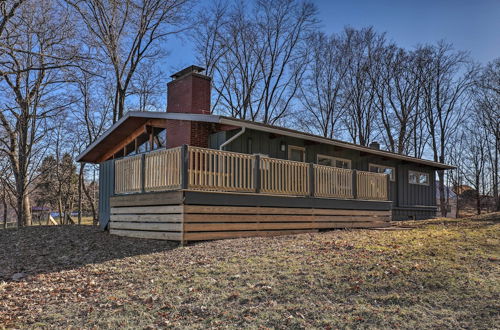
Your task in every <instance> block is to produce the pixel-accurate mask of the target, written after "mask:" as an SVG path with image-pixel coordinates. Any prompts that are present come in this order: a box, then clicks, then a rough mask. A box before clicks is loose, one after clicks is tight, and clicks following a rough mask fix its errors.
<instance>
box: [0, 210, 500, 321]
mask: <svg viewBox="0 0 500 330" xmlns="http://www.w3.org/2000/svg"><path fill="white" fill-rule="evenodd" d="M499 220H500V214H495V215H489V216H486V217H479V218H470V219H464V220H444V219H437V220H429V221H421V222H405V223H401V225H403V226H411V227H412V229H406V230H386V231H377V230H349V231H347V230H338V231H331V232H324V233H318V234H303V235H296V236H283V237H276V238H249V239H234V240H224V241H215V242H203V243H198V244H195V245H190V246H187V247H178V246H176V245H175V244H172V243H168V242H162V241H149V240H139V239H129V238H122V237H112V236H109V235H108V234H106V233H102V232H99V231H97V230H95V229H93V228H91V227H85V226H82V227H78V226H72V227H71V226H68V227H32V228H25V229H22V230H20V231H15V230H3V231H0V257H1V258H0V276H2V277H3V280H4V281H3V282H1V280H0V325H3V326H4V327H7V328H9V327H33V328H35V327H44V326H49V325H52V326H55V327H71V326H73V327H77V328H78V327H82V326H84V327H85V328H89V327H93V326H95V327H112V328H116V327H127V328H137V327H143V328H144V327H149V328H156V327H167V326H171V327H180V328H182V327H186V326H191V327H193V328H207V327H214V328H221V327H229V328H237V327H249V326H252V327H268V328H290V327H292V328H310V327H322V328H327V329H328V328H337V327H360V326H363V327H366V326H373V327H400V328H414V327H418V328H428V327H450V328H498V327H500V316H499V310H500V279H499V276H498V274H499V273H500V272H499V271H500V265H499V261H500V237H499V233H500V230H499V229H500V224H499ZM14 273H23V274H21V275H20V276H21V277H22V276H24V277H23V278H21V279H20V280H19V281H13V280H11V278H12V275H13V274H14ZM0 328H1V326H0Z"/></svg>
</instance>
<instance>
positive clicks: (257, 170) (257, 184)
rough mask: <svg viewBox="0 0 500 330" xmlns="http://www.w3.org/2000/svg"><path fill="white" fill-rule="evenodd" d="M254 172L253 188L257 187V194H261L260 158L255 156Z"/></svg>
mask: <svg viewBox="0 0 500 330" xmlns="http://www.w3.org/2000/svg"><path fill="white" fill-rule="evenodd" d="M254 161H255V163H254V168H253V170H254V172H253V180H254V182H253V186H254V187H255V192H256V193H260V156H259V155H255V156H254Z"/></svg>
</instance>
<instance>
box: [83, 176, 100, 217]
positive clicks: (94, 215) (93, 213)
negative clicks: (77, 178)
mask: <svg viewBox="0 0 500 330" xmlns="http://www.w3.org/2000/svg"><path fill="white" fill-rule="evenodd" d="M82 188H83V192H84V193H85V196H87V199H88V200H89V202H90V208H91V210H92V223H93V224H94V225H97V213H96V209H95V205H94V200H93V199H92V196H90V192H89V190H88V189H87V187H86V186H85V182H84V181H82Z"/></svg>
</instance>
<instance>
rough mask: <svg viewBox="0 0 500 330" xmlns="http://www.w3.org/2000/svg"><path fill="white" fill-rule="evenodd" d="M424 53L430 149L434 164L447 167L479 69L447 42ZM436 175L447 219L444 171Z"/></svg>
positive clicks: (425, 95) (422, 84) (423, 89)
mask: <svg viewBox="0 0 500 330" xmlns="http://www.w3.org/2000/svg"><path fill="white" fill-rule="evenodd" d="M421 52H422V54H425V56H426V59H425V61H426V68H425V69H424V70H422V74H423V77H422V78H421V79H420V81H421V82H422V83H421V86H422V98H423V111H424V112H425V122H426V126H427V130H428V132H429V135H430V146H431V150H432V154H433V158H434V161H436V162H441V163H445V162H446V160H447V155H446V151H447V148H448V146H449V144H450V143H451V142H452V141H453V140H454V136H455V134H456V132H457V128H458V127H459V124H460V122H461V120H462V119H463V117H464V114H465V110H466V109H467V107H468V106H469V101H470V99H469V98H468V92H469V90H470V88H471V87H472V83H473V82H474V75H475V72H476V68H475V67H472V66H471V67H469V66H468V65H469V64H470V62H469V60H468V57H467V54H466V53H464V52H456V51H454V50H453V47H452V46H451V45H450V44H446V43H444V42H439V43H438V44H437V45H436V46H427V47H425V49H421ZM462 71H463V72H462ZM437 174H438V178H439V186H438V189H439V192H440V207H441V215H442V216H446V213H447V205H446V200H445V195H444V191H445V187H444V185H445V183H444V171H443V170H439V171H438V172H437Z"/></svg>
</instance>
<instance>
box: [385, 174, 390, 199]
mask: <svg viewBox="0 0 500 330" xmlns="http://www.w3.org/2000/svg"><path fill="white" fill-rule="evenodd" d="M386 176H387V198H386V200H390V199H391V198H390V195H389V189H391V176H390V174H386Z"/></svg>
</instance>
